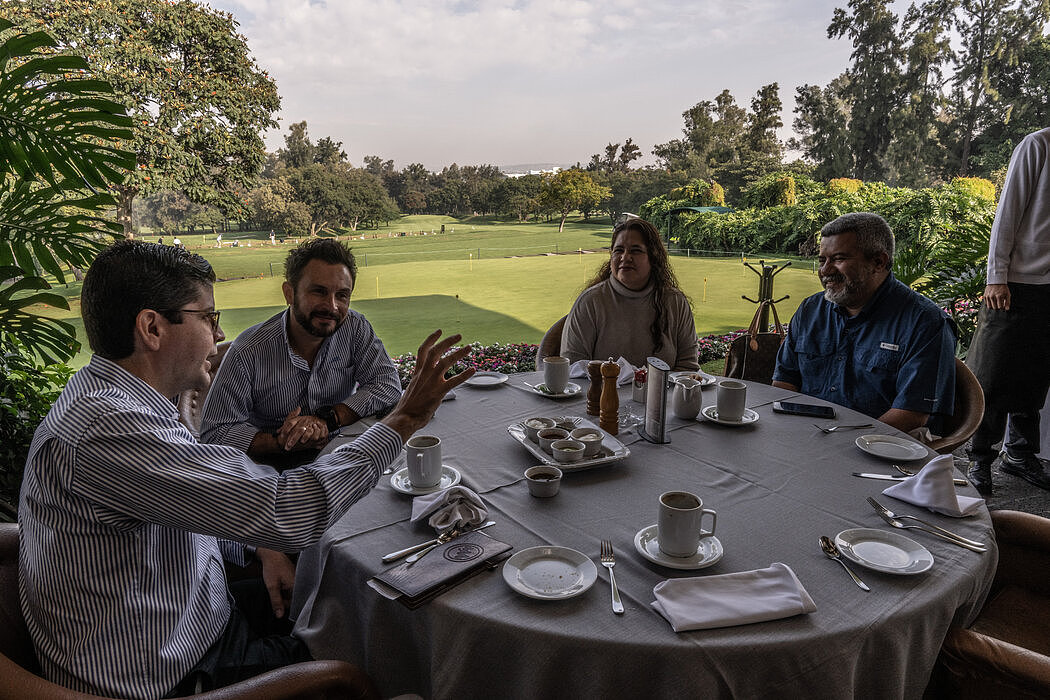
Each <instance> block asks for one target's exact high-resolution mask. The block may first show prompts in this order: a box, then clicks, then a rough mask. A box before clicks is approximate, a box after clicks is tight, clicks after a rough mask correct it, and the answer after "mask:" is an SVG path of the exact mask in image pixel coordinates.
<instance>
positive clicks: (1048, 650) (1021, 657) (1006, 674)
mask: <svg viewBox="0 0 1050 700" xmlns="http://www.w3.org/2000/svg"><path fill="white" fill-rule="evenodd" d="M991 515H992V524H993V525H994V526H995V538H996V541H997V543H998V545H999V563H998V565H997V567H996V570H995V579H994V581H993V582H992V590H991V592H990V593H989V594H988V600H987V601H985V604H984V607H983V608H982V609H981V612H980V613H979V614H978V615H977V619H976V620H975V621H974V623H973V624H972V625H970V627H969V628H966V629H963V628H960V627H952V628H951V629H949V630H948V636H947V637H946V638H945V640H944V644H943V646H942V647H941V653H940V657H939V658H938V660H937V667H936V668H935V670H934V675H933V679H932V681H931V684H930V691H931V692H929V693H927V695H928V696H930V697H943V698H952V699H953V700H954V699H956V698H960V699H964V700H965V699H966V698H974V699H976V698H981V699H982V700H983V699H985V698H1048V697H1050V576H1047V573H1048V572H1050V520H1048V519H1046V518H1041V517H1039V516H1038V515H1032V514H1031V513H1020V512H1017V511H1010V510H997V511H992V514H991Z"/></svg>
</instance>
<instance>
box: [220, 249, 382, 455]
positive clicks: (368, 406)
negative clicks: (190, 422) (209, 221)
mask: <svg viewBox="0 0 1050 700" xmlns="http://www.w3.org/2000/svg"><path fill="white" fill-rule="evenodd" d="M284 269H285V282H284V284H283V285H282V290H283V292H284V298H285V301H286V302H287V303H288V308H287V309H286V310H285V311H282V312H281V313H279V314H277V315H276V316H274V317H273V318H270V319H269V320H267V321H264V322H262V323H260V324H258V325H256V326H252V327H251V328H249V329H247V330H246V331H244V332H243V333H241V334H240V335H239V336H238V337H237V340H235V341H234V342H233V344H232V345H231V346H230V349H229V350H228V351H227V353H226V357H225V358H224V359H223V361H222V365H220V367H219V371H218V374H217V375H216V377H215V381H214V383H213V384H212V387H211V390H210V391H209V392H208V397H207V400H206V401H205V403H204V408H203V411H202V413H201V442H211V443H217V444H223V445H230V446H231V447H236V448H238V449H241V450H244V451H245V452H247V453H248V456H249V457H251V458H252V459H254V460H256V461H261V462H264V463H266V464H271V465H273V466H276V467H278V468H282V467H285V466H288V465H294V464H299V463H302V462H304V461H307V460H309V459H311V458H312V457H314V456H315V455H316V454H317V450H318V449H320V448H321V447H323V446H324V444H325V443H326V442H327V441H328V437H329V434H330V433H331V432H332V431H334V430H338V429H339V428H340V427H341V426H344V425H349V424H351V423H353V422H355V421H357V420H358V419H359V418H362V417H364V416H371V415H375V414H376V413H381V412H385V411H386V410H388V409H389V408H390V407H391V406H393V405H394V404H395V403H396V402H397V400H398V398H399V397H400V396H401V383H400V381H399V380H398V376H397V369H396V368H395V367H394V363H393V362H391V361H390V356H389V355H387V352H386V349H385V348H384V347H383V343H382V342H381V341H380V340H379V338H378V337H376V334H375V331H374V330H373V329H372V325H371V324H370V323H369V322H368V321H367V320H365V317H364V316H362V315H361V314H359V313H358V312H356V311H351V310H350V294H351V293H352V292H353V290H354V282H355V281H356V279H357V264H356V262H355V261H354V256H353V253H351V252H350V249H349V248H348V247H347V246H345V245H344V244H342V243H339V242H338V241H335V240H332V239H326V238H320V239H316V238H315V239H312V240H308V241H306V242H304V243H303V244H302V245H300V246H299V247H297V248H296V249H294V250H292V251H291V252H290V253H289V254H288V257H287V259H286V260H285V263H284Z"/></svg>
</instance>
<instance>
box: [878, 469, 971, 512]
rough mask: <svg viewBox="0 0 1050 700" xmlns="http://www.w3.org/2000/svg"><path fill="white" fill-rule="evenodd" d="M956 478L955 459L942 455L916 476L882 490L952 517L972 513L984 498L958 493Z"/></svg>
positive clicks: (888, 494)
mask: <svg viewBox="0 0 1050 700" xmlns="http://www.w3.org/2000/svg"><path fill="white" fill-rule="evenodd" d="M954 477H955V462H954V460H953V459H952V456H951V455H941V456H940V457H935V458H934V459H932V460H930V462H929V464H927V465H926V466H925V467H923V468H922V469H921V470H920V471H919V473H918V474H916V475H915V476H913V477H909V478H907V479H905V480H904V481H901V482H900V483H896V484H894V485H893V486H890V487H889V488H888V489H886V490H884V491H883V493H884V494H886V495H887V496H892V497H893V498H897V499H900V500H902V501H905V502H907V503H911V504H913V505H917V506H922V507H923V508H928V509H929V510H932V511H933V512H934V513H941V514H942V515H950V516H952V517H953V518H965V517H966V516H968V515H973V514H974V513H975V512H977V509H978V508H980V507H981V504H982V503H984V499H983V498H973V497H971V496H959V495H957V494H956V493H955V484H953V483H952V479H953V478H954Z"/></svg>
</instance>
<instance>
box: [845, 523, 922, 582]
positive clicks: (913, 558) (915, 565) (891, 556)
mask: <svg viewBox="0 0 1050 700" xmlns="http://www.w3.org/2000/svg"><path fill="white" fill-rule="evenodd" d="M835 545H836V546H837V547H838V548H839V551H840V552H842V556H844V557H846V558H847V559H849V560H850V561H852V562H853V563H855V564H860V565H861V566H865V567H867V568H869V569H874V570H875V571H882V572H883V573H887V574H921V573H922V572H924V571H928V570H929V569H930V567H932V566H933V555H932V554H930V550H928V549H926V548H925V547H923V546H922V545H921V544H919V543H918V542H916V541H915V540H912V539H908V538H907V537H904V536H903V535H898V534H897V533H896V532H885V531H883V530H874V529H869V528H863V527H862V528H855V529H852V530H843V531H842V532H840V533H839V534H837V535H835Z"/></svg>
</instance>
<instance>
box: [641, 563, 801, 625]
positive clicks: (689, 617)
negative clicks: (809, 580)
mask: <svg viewBox="0 0 1050 700" xmlns="http://www.w3.org/2000/svg"><path fill="white" fill-rule="evenodd" d="M653 595H655V596H656V601H655V602H653V604H652V605H653V607H654V608H656V611H657V612H658V613H660V614H661V615H663V616H664V617H665V618H667V621H668V622H670V623H671V627H673V628H674V631H675V632H686V631H689V630H705V629H714V628H716V627H733V626H735V625H749V624H751V623H753V622H765V621H767V620H779V619H780V618H782V617H792V616H794V615H800V614H802V613H811V612H813V611H814V610H816V609H817V606H816V604H815V603H814V602H813V599H812V598H810V597H809V593H806V589H805V588H803V587H802V584H801V583H800V582H799V580H798V577H797V576H795V572H794V571H792V570H791V567H789V566H788V565H787V564H781V563H780V562H775V563H773V564H771V565H770V566H769V568H767V569H756V570H755V571H741V572H738V573H735V574H722V575H720V576H698V577H695V578H677V579H669V580H667V581H661V582H660V583H658V584H656V587H655V588H654V589H653Z"/></svg>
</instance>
